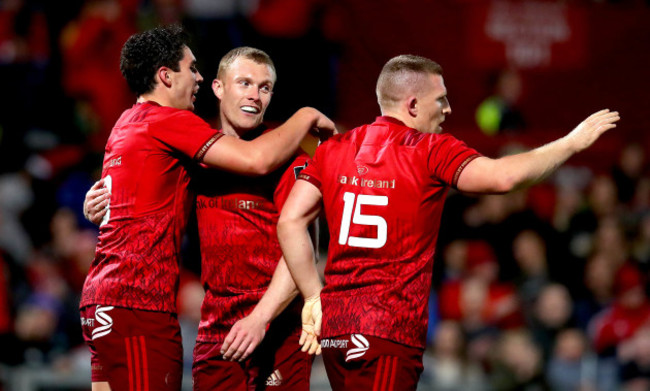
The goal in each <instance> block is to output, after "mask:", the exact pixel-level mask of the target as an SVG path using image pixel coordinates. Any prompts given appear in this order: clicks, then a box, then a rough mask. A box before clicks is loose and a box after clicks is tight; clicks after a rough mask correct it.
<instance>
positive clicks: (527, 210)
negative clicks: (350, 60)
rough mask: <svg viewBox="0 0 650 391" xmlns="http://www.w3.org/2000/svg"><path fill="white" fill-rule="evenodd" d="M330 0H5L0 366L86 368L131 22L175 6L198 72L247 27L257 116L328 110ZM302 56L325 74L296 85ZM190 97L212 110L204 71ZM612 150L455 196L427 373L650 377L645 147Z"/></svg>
mask: <svg viewBox="0 0 650 391" xmlns="http://www.w3.org/2000/svg"><path fill="white" fill-rule="evenodd" d="M338 6H340V4H339V2H334V1H326V0H275V1H273V0H248V1H244V0H239V1H238V0H219V1H210V0H88V1H83V0H74V1H64V2H49V1H45V0H41V1H36V0H34V1H30V0H0V72H1V73H2V74H3V76H4V83H5V85H6V86H7V87H5V89H4V93H3V94H0V107H1V108H2V109H1V111H0V346H1V347H2V348H0V364H4V365H6V366H16V365H48V366H52V367H54V368H56V369H58V370H60V371H73V370H77V369H78V368H79V367H83V366H84V365H85V366H89V360H88V356H87V349H86V348H85V346H84V344H83V341H82V337H81V327H80V321H79V313H78V308H77V306H78V301H79V294H80V291H81V286H82V283H83V280H84V278H85V274H86V271H87V270H88V266H89V264H90V262H91V260H92V258H93V255H94V249H95V244H96V237H97V229H96V227H94V226H93V225H91V224H89V223H88V222H86V221H85V220H84V218H83V213H82V209H81V205H82V202H83V197H84V194H85V192H86V190H87V189H88V188H89V187H90V186H91V185H92V183H93V182H94V181H95V180H96V179H97V178H98V176H99V173H100V172H99V170H100V169H101V159H102V153H103V151H102V148H103V146H104V143H105V140H106V137H107V135H108V132H109V131H110V128H111V126H112V125H113V123H114V122H115V120H116V118H117V116H118V115H119V114H120V113H121V112H122V110H124V109H125V108H126V107H129V106H130V105H131V104H132V103H133V101H134V97H133V96H132V95H131V94H130V93H129V92H128V90H127V87H126V84H125V82H124V81H123V79H122V77H121V75H120V73H119V67H118V63H119V51H120V47H121V45H122V44H123V42H124V41H125V40H126V38H127V37H128V36H129V35H131V34H132V33H134V32H136V31H139V30H142V29H145V28H148V27H153V26H155V25H157V24H160V23H173V22H182V23H183V24H184V25H185V26H186V27H187V29H188V30H189V31H190V33H191V34H192V36H193V37H194V38H195V47H196V49H195V53H197V58H198V59H199V69H200V70H201V72H202V73H203V74H204V76H205V77H206V80H211V79H212V77H214V75H213V73H216V68H217V63H218V60H219V58H220V56H221V55H222V54H223V53H225V52H226V51H227V50H229V49H230V48H232V47H234V46H240V45H243V44H251V42H254V43H255V46H258V47H261V48H263V49H264V50H266V51H267V52H268V53H269V54H270V55H271V57H272V58H273V59H274V61H275V62H276V66H277V68H278V70H279V79H280V83H279V84H278V86H277V89H276V93H278V95H279V96H284V97H286V99H277V100H274V104H273V105H272V107H271V109H270V111H269V113H268V115H267V118H268V119H270V120H271V121H279V120H281V119H282V118H286V117H287V116H288V115H289V114H290V113H292V112H293V111H294V110H295V109H296V108H298V107H299V106H303V105H311V106H314V107H318V108H319V109H321V110H322V111H323V112H325V113H326V114H329V115H335V108H336V106H335V103H334V102H335V91H334V89H335V86H336V83H335V82H334V81H333V80H334V78H335V77H336V58H337V55H338V43H339V40H340V38H341V29H342V28H343V26H341V25H340V19H339V18H337V17H336V13H337V12H338V11H340V10H339V9H338ZM287 9H291V10H292V12H291V14H290V16H289V17H287V16H286V15H287V13H286V12H283V10H287ZM215 37H218V39H217V38H215ZM295 53H300V59H301V60H300V61H297V59H296V56H295ZM305 63H307V64H309V65H308V67H309V69H310V72H312V73H313V74H318V75H321V77H319V78H313V77H312V78H310V79H309V83H311V85H310V88H309V89H305V87H304V84H305V81H304V80H302V78H301V77H299V76H300V75H302V74H303V73H302V72H304V68H306V66H305ZM285 75H286V76H285ZM292 78H293V79H295V80H294V81H293V82H290V79H292ZM296 96H300V97H301V99H300V101H299V102H297V100H296V99H293V100H292V99H291V98H292V97H296ZM197 103H198V105H197V111H198V113H199V114H200V115H201V116H203V117H204V118H206V119H207V120H208V121H213V120H214V118H215V117H216V102H215V100H214V97H213V96H212V94H211V93H210V92H209V88H206V86H204V88H202V89H201V92H200V95H199V99H198V101H197ZM476 147H477V148H479V149H480V146H476ZM611 160H612V162H613V164H612V166H611V169H610V170H605V171H599V172H594V171H593V170H590V169H589V168H586V167H574V166H570V165H569V166H566V167H564V168H562V169H561V170H560V171H559V172H557V173H556V174H555V175H554V176H553V177H552V178H550V179H549V180H548V181H547V182H545V183H544V184H542V185H539V186H536V187H534V188H532V189H530V190H528V191H521V192H517V193H513V194H509V195H506V196H485V197H471V196H467V195H462V194H458V193H452V194H450V196H449V199H448V201H447V206H446V210H445V213H444V215H443V223H442V229H441V232H440V238H439V246H438V251H437V260H436V262H435V268H436V270H435V273H434V278H435V281H434V285H435V290H434V291H433V292H432V293H431V295H432V300H431V309H430V333H429V346H430V348H429V349H428V351H427V353H426V355H425V372H424V375H423V378H422V385H423V388H427V389H428V388H433V389H436V390H443V391H444V390H461V389H463V390H477V391H480V390H491V389H494V390H560V391H562V390H583V391H587V390H605V391H607V390H616V389H621V388H622V389H625V390H647V389H650V301H649V297H650V296H648V292H650V291H649V290H648V288H650V285H649V283H650V279H649V278H648V277H650V274H649V273H650V171H649V170H648V157H647V156H646V152H645V150H644V148H643V147H642V146H641V145H639V144H635V143H630V144H628V145H627V146H626V147H625V148H624V149H623V150H621V151H620V156H618V159H616V158H612V159H611ZM601 166H602V165H601ZM191 236H192V235H191V232H190V237H191ZM186 247H187V248H186V251H185V254H184V255H185V258H184V265H185V269H186V271H185V273H184V277H183V281H182V283H181V288H180V289H181V290H180V294H179V310H180V314H179V318H180V319H181V322H182V323H183V324H185V325H186V327H184V329H183V330H184V332H185V333H186V335H184V340H185V342H186V343H187V344H189V345H188V346H189V348H187V349H186V355H187V357H188V359H187V360H186V362H187V364H188V365H190V364H191V353H192V352H191V344H192V343H193V340H194V338H195V335H194V336H193V335H192V332H194V333H195V332H196V324H198V318H199V315H200V314H199V306H200V302H201V299H202V294H203V291H202V287H201V285H200V283H199V281H198V278H197V276H198V273H200V270H199V268H200V266H199V259H198V257H197V254H196V250H195V246H192V241H191V240H190V241H188V243H187V246H186ZM1 383H2V382H1V380H0V389H1V388H2V385H1Z"/></svg>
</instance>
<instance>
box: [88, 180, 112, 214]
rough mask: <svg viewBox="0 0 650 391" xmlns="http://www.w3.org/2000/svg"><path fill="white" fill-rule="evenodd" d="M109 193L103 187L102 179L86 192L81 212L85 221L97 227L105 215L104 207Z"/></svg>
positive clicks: (109, 195)
mask: <svg viewBox="0 0 650 391" xmlns="http://www.w3.org/2000/svg"><path fill="white" fill-rule="evenodd" d="M110 197H111V193H110V192H109V191H108V189H107V188H106V187H104V179H100V180H98V181H97V182H95V184H94V185H92V187H91V188H90V189H89V190H88V191H87V192H86V198H84V205H83V212H84V217H85V218H86V220H88V221H90V222H91V223H93V224H97V225H99V223H101V222H102V219H103V218H104V215H105V214H106V207H107V206H108V200H109V199H110Z"/></svg>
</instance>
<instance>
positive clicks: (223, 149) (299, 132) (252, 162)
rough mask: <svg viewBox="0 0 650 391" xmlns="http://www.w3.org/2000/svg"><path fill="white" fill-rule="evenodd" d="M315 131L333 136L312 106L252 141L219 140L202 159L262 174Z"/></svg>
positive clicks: (330, 126)
mask: <svg viewBox="0 0 650 391" xmlns="http://www.w3.org/2000/svg"><path fill="white" fill-rule="evenodd" d="M313 129H317V130H318V132H319V135H321V136H323V137H325V138H326V137H328V136H330V135H332V134H334V133H336V128H335V127H334V123H333V122H332V121H331V120H330V119H329V118H327V117H326V116H325V115H323V114H322V113H321V112H319V111H318V110H316V109H313V108H311V107H304V108H302V109H300V110H298V111H297V112H296V113H295V114H294V115H293V116H291V118H289V119H288V120H287V121H286V122H285V123H284V124H282V125H280V126H279V127H278V128H276V129H274V130H273V131H272V132H267V133H265V134H263V135H261V136H259V137H257V138H255V139H254V140H252V141H244V140H240V139H238V138H235V137H227V136H224V137H221V138H220V139H219V140H217V142H215V143H214V144H213V145H212V146H211V147H210V149H208V151H207V152H206V154H205V156H204V157H203V162H204V163H205V164H207V165H209V166H213V167H216V168H221V169H223V170H228V171H232V172H236V173H239V174H245V175H264V174H267V173H269V172H271V171H273V170H274V169H276V168H277V167H278V166H280V165H281V164H283V163H284V162H286V161H287V160H288V159H289V158H290V157H291V156H293V155H294V153H295V152H296V150H297V149H298V146H299V145H300V142H301V141H302V140H303V138H304V137H305V136H306V135H307V134H308V133H309V131H311V130H313Z"/></svg>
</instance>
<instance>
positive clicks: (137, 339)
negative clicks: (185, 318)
mask: <svg viewBox="0 0 650 391" xmlns="http://www.w3.org/2000/svg"><path fill="white" fill-rule="evenodd" d="M80 312H81V326H82V330H83V336H84V340H85V341H86V344H87V345H88V347H89V348H90V353H91V365H92V372H91V376H92V381H93V382H104V381H107V382H108V383H109V385H110V386H111V389H112V390H124V391H149V390H174V391H179V390H180V389H181V382H182V376H183V345H182V343H181V331H180V327H179V325H178V319H177V317H176V315H175V314H171V313H166V312H153V311H141V310H133V309H129V308H121V307H111V306H101V305H97V306H88V307H84V308H82V309H81V311H80Z"/></svg>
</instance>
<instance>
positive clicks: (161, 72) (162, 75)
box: [156, 67, 172, 88]
mask: <svg viewBox="0 0 650 391" xmlns="http://www.w3.org/2000/svg"><path fill="white" fill-rule="evenodd" d="M170 72H171V71H170V69H169V68H167V67H160V68H158V72H157V73H156V76H157V77H158V81H160V83H161V84H162V85H164V86H165V87H167V88H169V87H171V86H172V78H171V75H170Z"/></svg>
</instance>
